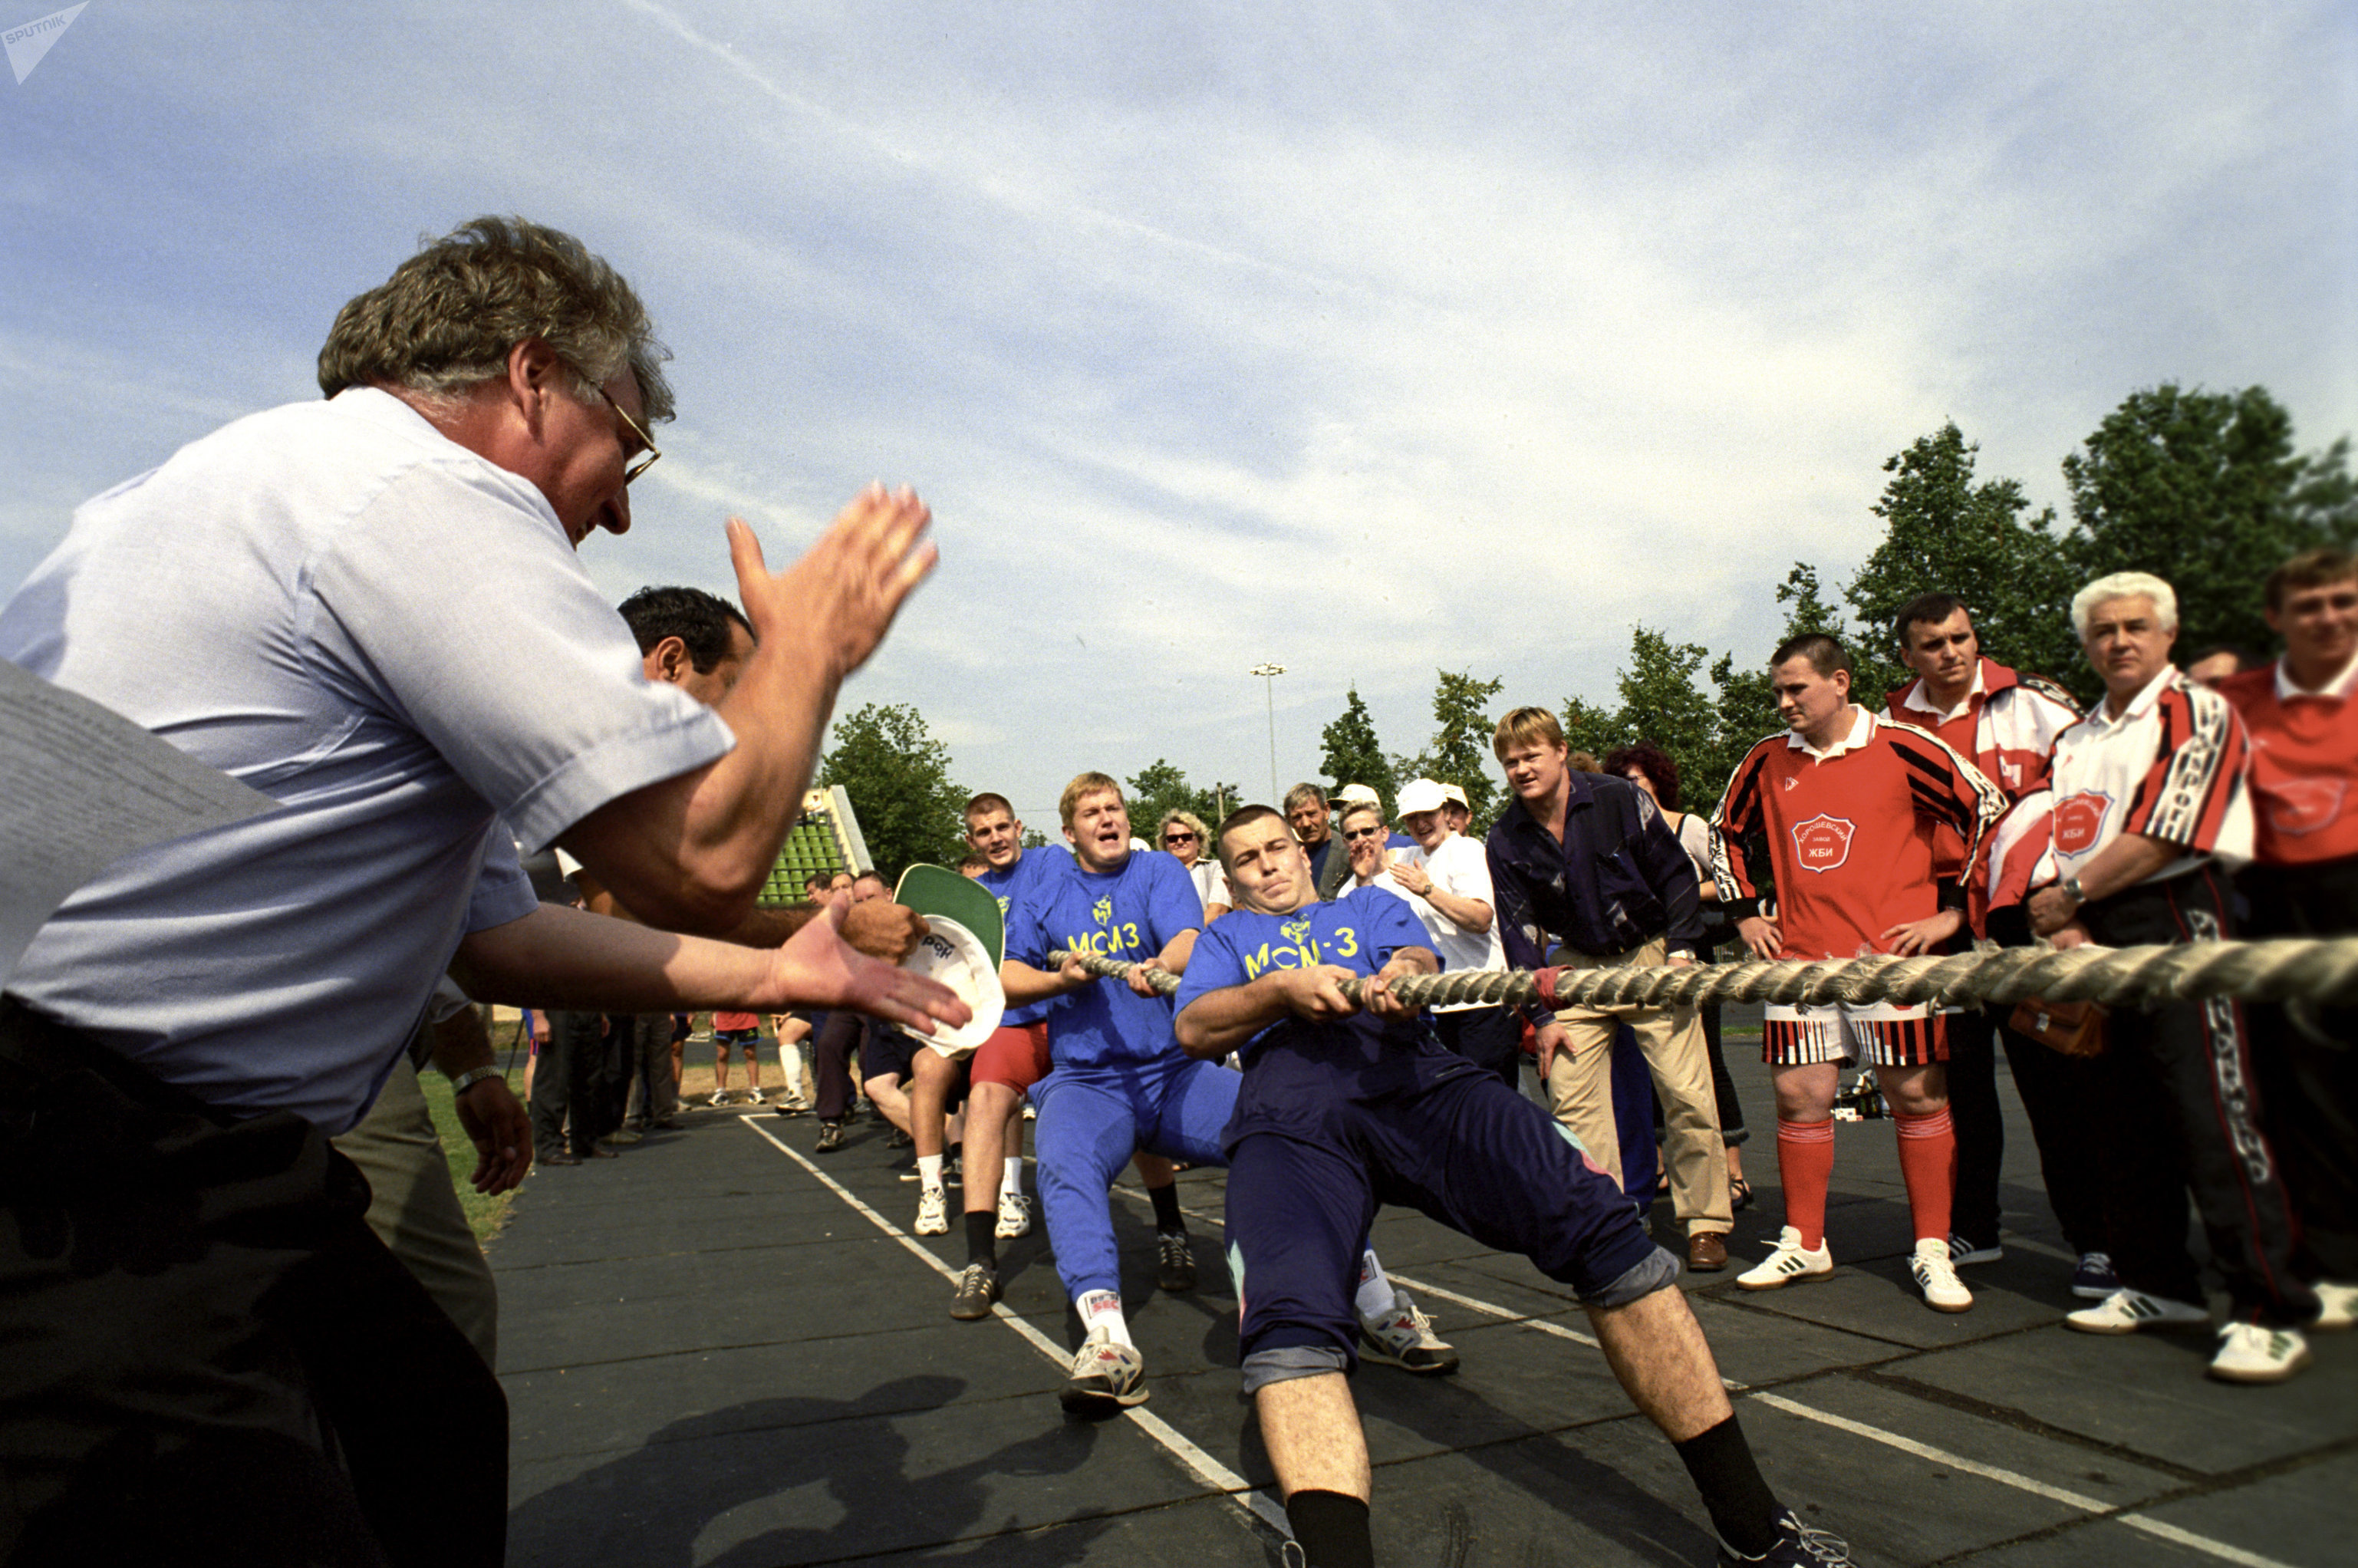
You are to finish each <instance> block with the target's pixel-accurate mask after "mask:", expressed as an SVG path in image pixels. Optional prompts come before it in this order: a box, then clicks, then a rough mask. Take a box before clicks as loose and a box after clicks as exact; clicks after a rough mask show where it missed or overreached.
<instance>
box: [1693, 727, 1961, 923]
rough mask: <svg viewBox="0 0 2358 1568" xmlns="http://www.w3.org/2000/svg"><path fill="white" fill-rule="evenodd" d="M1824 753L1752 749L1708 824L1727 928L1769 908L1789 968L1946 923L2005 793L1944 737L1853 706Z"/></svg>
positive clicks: (1790, 745)
mask: <svg viewBox="0 0 2358 1568" xmlns="http://www.w3.org/2000/svg"><path fill="white" fill-rule="evenodd" d="M1854 711H1855V713H1856V715H1857V717H1856V719H1855V720H1854V722H1853V724H1852V727H1851V731H1850V733H1849V735H1848V736H1847V737H1846V738H1844V740H1843V741H1840V742H1838V743H1837V744H1836V745H1835V746H1833V748H1832V749H1831V750H1829V751H1826V752H1823V753H1822V752H1813V751H1812V750H1811V749H1810V748H1809V747H1808V745H1807V744H1805V743H1804V742H1803V741H1801V737H1800V736H1798V735H1792V734H1785V735H1771V736H1770V737H1768V739H1767V740H1765V741H1761V742H1760V743H1759V744H1758V745H1757V746H1755V747H1753V748H1752V750H1751V751H1749V752H1747V753H1745V757H1744V761H1743V762H1742V763H1741V764H1740V765H1739V766H1738V767H1737V768H1736V776H1735V777H1734V778H1733V779H1731V780H1730V781H1729V782H1728V785H1727V795H1726V797H1725V799H1723V800H1722V801H1721V802H1720V805H1719V811H1718V813H1717V815H1715V816H1714V817H1713V819H1712V825H1711V826H1712V871H1713V875H1714V880H1715V881H1717V882H1718V884H1719V896H1720V898H1721V900H1722V901H1723V903H1724V904H1725V908H1726V909H1727V912H1728V914H1729V916H1730V917H1731V918H1734V919H1738V920H1741V919H1743V918H1745V917H1746V916H1747V915H1751V914H1757V913H1763V911H1762V910H1761V908H1760V906H1761V905H1763V904H1773V905H1774V908H1775V911H1776V914H1775V919H1776V921H1777V924H1778V926H1779V929H1780V931H1781V932H1782V934H1783V936H1784V947H1783V949H1782V953H1783V956H1784V957H1790V958H1853V957H1858V956H1860V955H1861V954H1866V953H1880V952H1883V951H1885V950H1886V948H1885V945H1884V941H1883V934H1884V933H1885V932H1886V931H1888V930H1889V929H1891V928H1892V927H1893V926H1895V925H1905V924H1907V923H1908V922H1909V921H1915V920H1922V919H1925V918H1927V917H1928V916H1930V915H1932V914H1937V913H1939V911H1940V908H1941V906H1942V888H1941V885H1940V884H1941V883H1942V881H1949V882H1952V883H1954V882H1955V881H1957V879H1958V878H1960V877H1961V876H1962V875H1963V871H1964V869H1965V867H1966V866H1967V865H1969V864H1971V862H1972V860H1973V858H1974V851H1975V849H1977V848H1978V846H1979V844H1980V842H1981V837H1982V834H1983V832H1984V831H1985V829H1986V828H1987V827H1988V826H1989V824H1990V823H1992V822H1995V821H1996V819H1997V817H1998V816H1999V814H2000V813H2002V812H2004V811H2005V810H2006V795H2005V794H2004V793H2003V792H2002V791H2000V790H1999V789H1998V787H1997V786H1996V784H1991V783H1990V782H1989V780H1987V779H1986V778H1984V777H1983V776H1982V773H1981V771H1980V770H1979V769H1977V768H1975V767H1974V765H1973V763H1971V762H1967V761H1966V760H1965V759H1964V758H1963V756H1962V755H1960V754H1959V753H1958V752H1957V751H1956V750H1955V749H1954V748H1953V747H1951V746H1949V745H1948V744H1946V743H1945V742H1943V741H1941V740H1940V739H1939V738H1938V737H1937V736H1934V735H1931V734H1928V733H1926V732H1925V731H1923V730H1919V729H1916V728H1915V727H1914V726H1912V725H1907V724H1895V723H1893V722H1891V721H1890V720H1888V719H1878V718H1877V717H1876V716H1875V715H1874V714H1873V713H1871V712H1869V711H1867V710H1866V709H1865V708H1855V709H1854Z"/></svg>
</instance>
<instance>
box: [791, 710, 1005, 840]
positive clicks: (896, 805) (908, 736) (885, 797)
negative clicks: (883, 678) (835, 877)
mask: <svg viewBox="0 0 2358 1568" xmlns="http://www.w3.org/2000/svg"><path fill="white" fill-rule="evenodd" d="M818 776H819V782H820V783H821V784H841V785H842V786H843V789H844V793H845V794H847V795H849V796H850V797H851V809H852V811H853V813H854V814H855V815H857V816H859V818H860V837H861V838H865V839H866V840H867V841H868V852H869V854H870V855H871V856H872V857H873V858H874V859H875V861H876V870H877V871H880V872H882V874H883V876H884V879H885V881H888V882H892V881H898V880H899V879H900V876H901V873H902V872H903V871H906V870H907V869H908V868H909V867H911V866H913V865H914V864H916V863H917V862H919V861H921V860H924V861H930V862H933V863H935V864H937V865H948V866H954V865H956V864H957V862H958V858H959V857H960V856H962V855H963V854H965V853H966V822H965V819H964V817H963V816H961V815H960V814H961V813H962V812H963V811H964V809H965V806H966V803H967V798H968V791H967V790H966V789H964V788H962V787H961V786H959V785H958V784H954V783H952V782H951V780H950V752H949V748H948V747H946V746H945V745H943V744H942V743H941V742H940V741H937V740H936V739H934V736H933V732H932V731H931V730H927V729H926V728H925V719H924V717H923V716H922V715H920V714H919V713H918V712H917V710H916V709H915V708H910V707H906V706H903V705H900V704H882V705H880V704H877V703H873V702H871V703H870V704H868V705H867V706H866V707H865V708H861V709H860V711H859V712H857V713H855V714H853V715H852V716H851V717H850V718H849V719H838V720H837V721H836V726H835V747H834V749H833V750H832V751H830V752H827V754H826V755H825V756H823V757H821V758H820V759H819V773H818Z"/></svg>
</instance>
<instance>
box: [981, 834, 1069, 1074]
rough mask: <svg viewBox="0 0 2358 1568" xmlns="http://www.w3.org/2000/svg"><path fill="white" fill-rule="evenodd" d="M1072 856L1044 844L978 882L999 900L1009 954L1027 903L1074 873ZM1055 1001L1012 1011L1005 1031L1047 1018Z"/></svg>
mask: <svg viewBox="0 0 2358 1568" xmlns="http://www.w3.org/2000/svg"><path fill="white" fill-rule="evenodd" d="M1073 866H1074V860H1073V852H1072V851H1071V850H1070V849H1065V847H1064V846H1063V845H1062V844H1043V845H1040V846H1039V847H1038V848H1036V849H1026V850H1024V851H1023V852H1022V854H1020V855H1018V856H1017V857H1016V859H1015V863H1014V864H1013V865H1011V866H1010V867H1008V868H1007V869H1006V870H1005V871H985V872H983V873H982V875H980V876H979V877H977V878H975V881H979V882H980V883H981V884H982V885H983V886H984V888H986V889H987V890H989V891H990V892H991V893H993V894H995V895H996V896H997V897H998V899H999V919H1000V924H1001V926H1002V927H1003V928H1004V929H1005V931H1006V933H1007V953H1008V956H1009V957H1013V956H1014V954H1015V927H1016V922H1017V920H1018V918H1019V915H1018V913H1017V912H1018V911H1020V910H1021V909H1022V907H1023V906H1024V905H1025V904H1026V903H1033V902H1036V901H1037V900H1038V899H1039V897H1040V896H1041V894H1040V889H1041V888H1042V887H1044V886H1045V885H1047V884H1050V883H1052V882H1055V881H1058V880H1060V879H1061V878H1063V877H1065V876H1067V875H1069V874H1070V873H1071V871H1072V870H1073ZM1054 1002H1055V999H1054V998H1051V999H1049V1000H1047V1001H1035V1002H1028V1003H1026V1004H1025V1005H1023V1006H1022V1007H1011V1008H1009V1009H1008V1010H1007V1013H1006V1016H1004V1017H1002V1018H1001V1020H1000V1021H999V1022H1000V1025H1001V1027H1002V1028H1015V1027H1018V1026H1020V1025H1022V1024H1026V1023H1031V1022H1034V1021H1036V1020H1038V1019H1042V1018H1045V1017H1046V1016H1047V1015H1048V1009H1049V1008H1050V1007H1051V1006H1052V1005H1054Z"/></svg>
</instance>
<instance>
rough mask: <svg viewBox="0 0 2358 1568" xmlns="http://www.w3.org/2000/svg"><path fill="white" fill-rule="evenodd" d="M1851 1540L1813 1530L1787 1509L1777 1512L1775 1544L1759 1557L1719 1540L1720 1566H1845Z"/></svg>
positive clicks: (1767, 1567) (1827, 1567) (1809, 1567)
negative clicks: (1749, 1554) (1756, 1564)
mask: <svg viewBox="0 0 2358 1568" xmlns="http://www.w3.org/2000/svg"><path fill="white" fill-rule="evenodd" d="M1849 1562H1850V1542H1848V1541H1844V1539H1843V1538H1842V1537H1840V1536H1838V1535H1831V1534H1828V1533H1827V1532H1826V1531H1824V1530H1812V1529H1811V1528H1810V1527H1809V1526H1808V1525H1805V1524H1803V1523H1802V1522H1801V1520H1800V1519H1796V1518H1794V1517H1793V1510H1792V1509H1786V1510H1785V1511H1784V1512H1783V1513H1781V1514H1779V1515H1778V1516H1777V1544H1776V1545H1774V1546H1772V1547H1770V1548H1769V1549H1768V1551H1766V1552H1762V1553H1761V1554H1760V1555H1759V1556H1758V1557H1747V1556H1746V1555H1745V1554H1744V1553H1743V1552H1738V1551H1736V1548H1734V1547H1733V1546H1730V1545H1728V1544H1727V1542H1725V1541H1721V1542H1720V1543H1719V1568H1739V1565H1742V1568H1751V1565H1752V1564H1755V1563H1759V1564H1765V1565H1766V1568H1846V1565H1847V1564H1848V1563H1849Z"/></svg>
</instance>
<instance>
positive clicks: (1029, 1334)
mask: <svg viewBox="0 0 2358 1568" xmlns="http://www.w3.org/2000/svg"><path fill="white" fill-rule="evenodd" d="M738 1120H740V1121H741V1122H743V1123H744V1124H745V1125H746V1126H748V1127H750V1128H752V1130H754V1131H755V1132H757V1133H759V1134H761V1136H762V1138H763V1140H764V1141H767V1142H768V1143H769V1145H770V1147H772V1148H773V1149H775V1150H776V1151H777V1152H779V1153H781V1154H784V1156H785V1157H786V1158H787V1159H789V1160H792V1161H793V1162H795V1164H797V1165H800V1166H801V1167H802V1168H803V1169H804V1170H806V1171H807V1172H809V1173H811V1174H812V1175H813V1176H814V1177H816V1178H817V1180H818V1183H819V1184H820V1185H821V1186H824V1187H826V1188H827V1191H829V1192H831V1193H833V1194H834V1195H836V1196H837V1197H839V1198H841V1199H842V1200H843V1201H844V1202H845V1203H846V1204H848V1205H849V1206H851V1208H852V1210H853V1211H854V1212H855V1213H857V1214H859V1215H860V1216H861V1217H863V1218H865V1219H866V1220H867V1221H868V1222H869V1223H870V1224H871V1225H873V1226H874V1227H876V1228H877V1229H879V1230H881V1231H882V1232H883V1233H884V1234H885V1235H887V1236H889V1237H891V1238H892V1239H893V1240H895V1241H897V1242H899V1243H900V1244H901V1245H902V1246H903V1247H905V1248H907V1249H909V1251H910V1252H912V1253H913V1254H914V1255H915V1256H916V1257H918V1258H919V1259H921V1260H924V1262H925V1266H926V1267H927V1268H929V1269H931V1270H933V1271H934V1272H936V1274H939V1275H940V1276H941V1277H942V1278H944V1279H946V1280H951V1281H955V1280H956V1279H957V1277H958V1271H957V1270H956V1269H953V1268H951V1267H950V1266H949V1265H948V1264H946V1263H945V1262H943V1261H942V1260H940V1259H939V1258H936V1257H935V1256H934V1255H933V1253H932V1252H930V1251H928V1250H927V1249H925V1246H924V1245H923V1244H922V1243H920V1242H919V1241H918V1240H917V1238H914V1237H913V1236H911V1235H909V1234H908V1233H907V1232H905V1231H903V1229H902V1228H901V1227H899V1226H897V1225H895V1224H893V1223H892V1221H891V1220H889V1219H887V1218H885V1217H883V1216H882V1215H881V1214H879V1213H878V1212H877V1211H876V1210H875V1209H874V1208H873V1207H871V1206H870V1205H868V1204H867V1203H865V1202H863V1201H862V1200H861V1199H860V1197H859V1195H856V1194H854V1193H853V1192H852V1191H851V1190H850V1189H849V1188H848V1187H846V1186H845V1185H844V1184H842V1183H840V1182H838V1181H837V1180H836V1179H835V1178H834V1177H832V1176H830V1175H828V1174H827V1173H826V1172H825V1171H822V1170H820V1169H819V1168H818V1167H817V1165H815V1164H813V1163H812V1162H811V1161H810V1160H809V1158H808V1157H807V1156H806V1155H805V1154H804V1153H803V1152H802V1151H801V1150H799V1149H795V1148H792V1147H790V1146H788V1145H787V1144H784V1143H782V1142H780V1141H778V1140H777V1138H776V1137H775V1136H773V1134H772V1133H771V1131H770V1130H769V1129H768V1128H766V1127H763V1125H762V1119H761V1118H760V1117H757V1116H754V1115H752V1114H750V1113H749V1114H747V1115H744V1116H740V1117H739V1118H738ZM990 1315H991V1316H993V1317H995V1318H997V1319H999V1321H1000V1322H1001V1323H1003V1324H1005V1325H1007V1326H1008V1327H1010V1328H1011V1329H1013V1330H1014V1331H1015V1332H1016V1334H1017V1335H1019V1336H1021V1337H1022V1339H1023V1341H1024V1343H1025V1344H1027V1345H1029V1346H1032V1348H1033V1349H1034V1350H1037V1351H1038V1352H1039V1353H1040V1354H1041V1355H1043V1356H1044V1357H1047V1358H1048V1360H1049V1362H1050V1364H1052V1365H1054V1366H1057V1367H1067V1368H1068V1367H1070V1366H1071V1365H1072V1363H1073V1356H1072V1352H1071V1351H1069V1350H1066V1349H1065V1347H1064V1346H1060V1345H1058V1344H1057V1343H1056V1342H1055V1340H1054V1339H1052V1338H1050V1337H1049V1336H1047V1335H1045V1334H1043V1333H1042V1332H1041V1331H1040V1330H1039V1329H1038V1328H1037V1327H1035V1326H1034V1325H1033V1324H1032V1323H1031V1322H1029V1321H1028V1320H1026V1319H1024V1318H1022V1317H1019V1316H1018V1315H1016V1314H1014V1313H1012V1312H1010V1311H1009V1310H1008V1309H1007V1305H1006V1303H1003V1302H1001V1303H994V1304H993V1305H992V1307H991V1309H990ZM1121 1414H1122V1418H1123V1419H1124V1420H1126V1421H1128V1422H1131V1423H1132V1424H1133V1425H1135V1426H1136V1427H1137V1428H1138V1429H1139V1431H1141V1432H1142V1433H1145V1434H1146V1435H1147V1436H1148V1437H1150V1438H1152V1439H1153V1441H1154V1442H1155V1443H1157V1444H1161V1445H1162V1447H1163V1451H1164V1452H1165V1453H1167V1454H1170V1455H1171V1457H1172V1458H1174V1459H1175V1460H1177V1461H1178V1462H1179V1465H1180V1468H1182V1469H1184V1470H1185V1471H1186V1472H1187V1473H1188V1474H1189V1475H1191V1476H1194V1477H1195V1480H1196V1481H1197V1483H1198V1484H1200V1485H1202V1486H1204V1487H1209V1488H1210V1489H1211V1490H1213V1491H1215V1492H1217V1493H1220V1494H1221V1495H1223V1496H1225V1497H1226V1498H1228V1500H1229V1501H1230V1502H1232V1503H1234V1504H1236V1505H1237V1506H1238V1508H1240V1509H1243V1510H1244V1511H1245V1512H1247V1513H1249V1514H1251V1515H1252V1516H1253V1517H1254V1518H1256V1519H1260V1521H1261V1522H1262V1523H1263V1524H1266V1525H1268V1526H1269V1527H1270V1528H1271V1529H1272V1530H1276V1531H1277V1532H1278V1534H1279V1535H1281V1536H1283V1537H1285V1538H1286V1539H1288V1540H1291V1539H1292V1538H1293V1526H1292V1525H1290V1524H1288V1523H1287V1522H1286V1518H1285V1508H1284V1505H1283V1504H1282V1503H1280V1502H1279V1501H1278V1500H1277V1499H1276V1498H1272V1497H1271V1496H1270V1495H1269V1494H1268V1493H1267V1492H1264V1491H1260V1490H1259V1489H1257V1488H1256V1487H1254V1486H1253V1485H1252V1483H1251V1482H1249V1481H1248V1480H1246V1479H1245V1478H1244V1477H1243V1476H1239V1475H1238V1474H1237V1473H1236V1472H1235V1471H1234V1470H1231V1469H1229V1468H1228V1466H1227V1465H1223V1464H1221V1463H1220V1462H1219V1460H1217V1458H1215V1457H1213V1456H1212V1455H1211V1454H1207V1453H1206V1452H1205V1451H1204V1450H1203V1449H1202V1448H1201V1447H1200V1446H1198V1445H1197V1444H1195V1443H1194V1442H1193V1441H1191V1440H1190V1439H1189V1438H1188V1437H1187V1436H1186V1435H1185V1434H1184V1433H1181V1432H1180V1431H1179V1430H1178V1429H1177V1428H1176V1427H1174V1426H1173V1425H1172V1424H1171V1423H1170V1422H1167V1421H1164V1420H1163V1418H1162V1417H1161V1416H1159V1415H1156V1414H1155V1413H1154V1412H1152V1411H1148V1410H1143V1409H1132V1410H1126V1411H1122V1412H1121Z"/></svg>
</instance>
